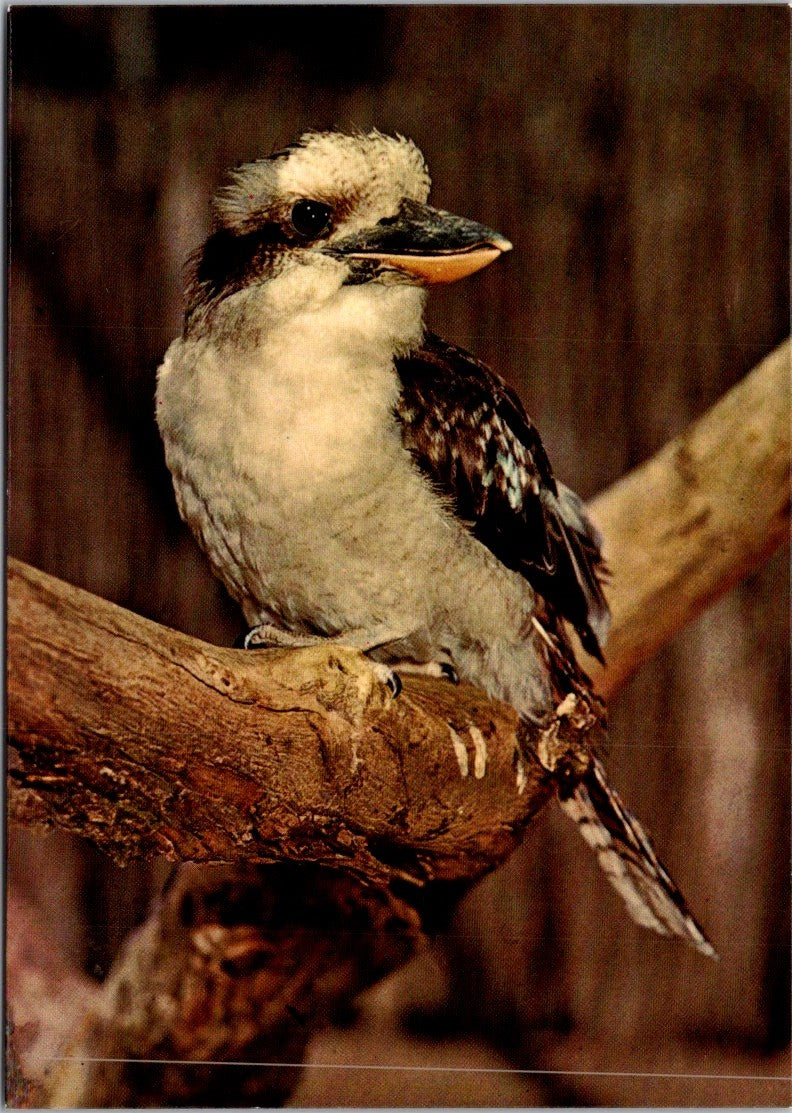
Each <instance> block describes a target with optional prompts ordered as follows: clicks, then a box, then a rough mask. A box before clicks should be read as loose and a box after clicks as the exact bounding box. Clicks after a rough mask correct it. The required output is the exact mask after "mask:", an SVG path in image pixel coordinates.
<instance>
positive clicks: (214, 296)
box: [187, 221, 294, 319]
mask: <svg viewBox="0 0 792 1113" xmlns="http://www.w3.org/2000/svg"><path fill="white" fill-rule="evenodd" d="M293 245H294V237H293V236H291V235H289V234H288V232H286V230H285V229H284V228H283V226H282V225H281V224H279V223H278V222H276V221H272V222H269V223H267V224H263V225H262V226H261V227H260V228H256V229H255V230H254V231H252V232H246V233H245V234H244V235H241V236H240V235H235V234H234V233H233V232H230V231H229V230H228V229H227V228H220V229H218V230H217V231H216V232H213V233H212V235H211V236H209V238H208V239H207V241H206V243H205V244H204V245H203V247H202V248H201V250H200V251H199V252H198V253H197V255H196V256H195V258H194V270H193V277H192V280H191V282H190V284H189V287H188V291H187V303H188V305H187V316H188V319H189V317H190V316H191V315H192V314H193V313H194V312H195V311H196V310H197V309H201V308H208V307H209V306H211V305H213V304H216V303H217V302H218V301H221V300H222V299H223V298H225V297H228V295H229V294H233V293H235V292H236V291H237V290H241V289H242V288H243V287H244V286H246V285H247V284H248V283H249V282H250V280H251V279H253V278H255V277H258V276H260V275H261V274H262V273H263V272H265V271H266V270H268V269H269V268H270V267H271V266H272V263H273V259H274V257H275V256H276V254H277V253H278V252H279V251H281V250H283V249H284V248H286V247H290V246H293Z"/></svg>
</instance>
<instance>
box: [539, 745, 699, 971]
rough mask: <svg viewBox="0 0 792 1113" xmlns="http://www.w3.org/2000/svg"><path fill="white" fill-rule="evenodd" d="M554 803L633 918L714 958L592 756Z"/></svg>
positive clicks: (644, 837) (641, 834) (636, 822)
mask: <svg viewBox="0 0 792 1113" xmlns="http://www.w3.org/2000/svg"><path fill="white" fill-rule="evenodd" d="M559 802H560V804H561V807H562V808H563V810H564V811H565V812H566V813H567V815H568V816H569V817H570V818H571V819H573V820H574V821H575V822H576V823H577V824H578V826H579V828H580V833H581V834H582V835H583V837H584V839H585V840H586V842H587V843H588V844H589V846H591V847H592V849H593V850H594V852H595V854H596V855H597V859H598V861H599V864H600V866H601V867H602V869H603V871H604V873H605V875H606V876H607V878H608V880H609V881H610V883H611V884H612V885H613V887H614V888H615V889H616V891H617V892H618V893H619V895H620V896H621V898H622V900H623V901H624V903H625V905H626V906H627V911H628V912H629V913H630V915H631V916H632V918H633V919H634V920H635V921H636V923H638V924H641V925H642V926H643V927H647V928H651V929H652V930H653V931H656V932H658V933H659V934H660V935H673V936H677V937H679V938H681V939H684V940H685V941H686V942H688V943H690V944H691V945H692V946H694V947H695V948H696V949H697V950H698V951H700V952H701V953H702V954H704V955H707V956H709V957H710V958H716V957H717V955H716V953H715V950H714V948H713V947H712V945H711V944H710V942H709V941H708V939H707V937H706V936H705V935H704V932H703V931H702V930H701V928H700V927H699V925H698V924H697V923H696V921H695V919H694V918H693V916H692V915H691V913H690V912H689V910H688V908H687V906H686V904H685V901H684V898H683V896H682V894H681V893H680V891H679V889H677V887H676V885H675V884H674V882H673V881H672V880H671V878H670V877H669V875H668V873H667V871H666V870H665V868H664V867H663V865H662V863H661V862H660V860H659V859H658V857H657V855H656V854H655V851H654V847H653V846H652V844H651V843H650V841H649V838H648V837H647V835H646V833H645V832H644V831H643V829H642V828H641V825H640V824H639V822H638V820H637V819H636V818H635V816H633V815H631V814H630V812H629V811H628V810H627V809H626V808H625V806H624V804H623V803H622V801H621V800H620V799H619V797H618V796H617V794H616V793H615V792H614V790H613V789H612V788H611V787H610V785H609V784H608V781H607V779H606V776H605V770H604V769H603V768H602V765H601V764H600V763H599V761H597V759H596V758H593V759H592V763H591V767H590V769H589V771H588V772H587V773H586V775H585V777H584V778H583V780H582V781H581V782H580V784H578V785H577V787H576V788H575V789H574V790H573V791H572V793H571V795H570V796H568V797H567V798H566V799H563V798H561V799H560V801H559Z"/></svg>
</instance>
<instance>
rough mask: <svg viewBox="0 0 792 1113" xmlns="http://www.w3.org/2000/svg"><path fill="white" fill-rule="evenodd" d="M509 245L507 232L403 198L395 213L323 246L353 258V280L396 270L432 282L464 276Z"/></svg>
mask: <svg viewBox="0 0 792 1113" xmlns="http://www.w3.org/2000/svg"><path fill="white" fill-rule="evenodd" d="M511 247H512V245H511V244H510V243H509V241H508V240H507V239H505V237H503V236H501V235H499V234H498V233H497V232H493V231H492V229H491V228H485V227H484V225H483V224H476V223H475V222H474V221H472V220H465V219H464V218H463V217H461V216H454V215H453V213H446V212H443V211H442V210H441V209H433V208H430V206H429V205H421V204H419V203H418V202H417V201H409V200H404V201H402V203H401V207H400V209H399V211H398V213H397V214H396V216H392V217H386V218H385V219H384V220H381V221H380V222H379V223H378V224H375V225H374V227H373V228H365V229H363V230H362V231H361V232H356V233H354V234H353V235H351V236H347V237H346V238H345V239H342V240H337V241H335V242H334V243H329V244H327V246H326V247H325V248H324V250H325V251H326V252H327V253H328V254H330V255H334V256H336V257H340V258H343V259H349V260H350V261H352V262H353V264H354V266H353V274H354V275H356V277H355V278H353V279H352V281H367V280H369V279H372V278H375V277H376V276H377V275H378V274H380V273H381V272H382V271H383V270H391V271H392V270H396V271H401V272H403V273H404V274H407V275H410V276H411V277H412V278H413V279H415V280H416V281H417V282H419V283H420V284H422V285H424V284H425V285H431V284H435V283H440V282H456V281H457V279H460V278H465V277H466V276H467V275H469V274H473V273H474V272H475V271H477V270H481V268H482V267H486V266H487V265H488V264H489V263H492V262H494V261H495V260H496V259H497V258H498V257H499V256H500V255H502V254H503V252H505V251H511Z"/></svg>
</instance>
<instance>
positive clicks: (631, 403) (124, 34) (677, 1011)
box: [7, 6, 790, 1105]
mask: <svg viewBox="0 0 792 1113" xmlns="http://www.w3.org/2000/svg"><path fill="white" fill-rule="evenodd" d="M788 25H789V15H788V12H787V10H786V9H785V8H783V7H775V8H771V7H754V8H746V7H729V8H722V7H700V8H684V7H682V8H680V7H667V8H660V7H652V8H650V7H630V8H627V7H607V8H605V7H602V8H598V7H588V8H549V7H548V8H542V7H517V6H515V7H464V8H463V7H420V6H419V7H402V8H396V7H345V8H310V7H300V8H288V7H263V8H251V7H244V8H242V7H240V8H225V9H222V10H220V9H216V8H209V9H201V8H193V9H189V8H170V9H154V8H118V9H99V8H62V9H16V10H14V11H13V12H12V15H11V17H10V48H11V63H12V71H11V102H10V127H9V164H10V171H11V185H10V194H9V195H10V203H11V236H10V244H11V251H10V267H9V281H10V292H9V305H8V340H9V372H8V414H9V418H8V489H9V504H8V507H9V509H8V534H7V536H8V551H9V552H10V553H11V554H13V555H14V556H18V557H21V558H23V559H25V560H27V561H30V562H31V563H33V564H35V565H36V566H38V567H39V568H43V569H45V570H46V571H49V572H52V573H55V574H56V575H58V576H61V577H62V578H64V579H67V580H70V581H71V582H73V583H75V584H79V585H81V586H83V587H86V588H89V589H90V590H92V591H94V592H97V593H98V594H100V595H103V596H105V597H106V598H108V599H112V600H114V601H116V602H119V603H121V604H123V605H124V606H127V607H130V608H132V609H133V610H135V611H138V612H139V613H141V614H144V615H147V616H150V617H152V618H155V619H157V620H159V621H161V622H164V623H167V624H168V625H171V626H174V627H177V628H179V629H182V630H186V631H188V632H190V633H194V634H196V635H199V636H201V637H204V638H207V639H209V640H215V641H218V642H223V643H228V642H230V641H231V640H232V639H233V637H234V636H235V635H236V634H237V633H238V631H239V629H240V627H241V623H240V619H239V617H238V615H237V614H236V613H235V610H234V607H233V606H232V604H231V603H230V602H229V600H228V599H227V598H226V597H225V596H224V594H223V591H222V589H221V588H220V587H219V586H218V585H217V584H216V583H215V582H214V581H213V580H212V578H211V576H210V575H209V573H208V571H207V570H206V568H205V567H204V564H203V559H202V557H201V555H200V553H199V552H198V551H197V549H196V547H195V545H194V544H193V542H192V540H191V538H190V537H189V536H188V535H187V533H186V532H185V530H184V528H183V527H182V526H181V524H180V523H179V521H178V517H177V514H176V510H175V505H174V501H173V497H172V493H171V489H170V483H169V479H168V476H167V474H166V472H165V469H164V464H163V460H162V452H161V449H160V445H159V442H158V439H157V435H156V429H155V426H154V422H153V402H152V399H153V391H154V376H155V371H156V367H157V364H158V362H159V360H160V358H161V356H162V354H163V352H164V350H165V348H166V346H167V344H168V342H169V340H170V339H171V338H172V336H173V335H174V334H175V333H176V332H177V331H178V329H179V324H180V314H181V302H180V288H181V274H182V264H183V262H184V259H185V258H186V256H187V254H188V253H189V252H190V251H191V250H192V249H193V248H194V247H195V246H197V244H198V243H199V242H200V240H201V238H202V237H203V236H204V235H205V233H206V230H207V216H208V206H207V202H208V198H209V195H210V193H211V191H212V189H213V188H214V187H215V185H216V184H217V183H218V181H219V180H220V177H221V175H222V172H223V170H224V168H226V167H227V166H230V165H233V164H235V163H238V162H241V161H245V160H248V159H251V158H255V157H257V156H259V155H262V154H266V153H268V152H269V151H270V150H272V149H274V148H275V147H277V146H280V145H282V144H284V143H286V142H288V141H289V140H291V139H294V138H295V137H296V136H298V135H299V134H300V132H301V131H302V130H304V129H306V128H322V127H325V126H333V125H335V126H339V127H341V128H344V127H349V126H358V127H362V128H368V127H370V126H377V127H379V128H380V129H382V130H384V131H399V132H402V133H404V134H406V135H409V136H411V137H412V138H413V139H415V141H416V142H417V143H418V144H419V146H420V147H421V148H422V149H423V151H424V153H425V154H426V156H427V159H428V161H429V165H430V168H431V170H432V173H433V177H434V180H435V182H436V186H435V188H434V191H433V195H432V199H433V202H434V203H435V204H436V205H438V206H439V207H442V208H447V209H451V210H452V211H458V212H460V213H462V214H464V215H467V216H470V217H473V218H475V219H477V220H480V221H483V222H485V223H486V224H488V225H490V226H492V227H494V228H497V229H499V230H500V231H502V232H503V233H504V234H506V235H507V236H508V237H509V238H510V239H511V240H512V241H513V242H514V244H515V251H514V252H513V253H512V254H511V255H510V256H509V257H507V258H505V259H504V260H502V261H501V262H500V263H499V264H498V266H496V267H493V268H491V269H490V270H488V271H487V272H485V273H484V274H482V275H480V276H477V277H476V278H475V279H473V280H470V281H468V282H467V283H465V284H463V285H460V286H456V287H451V288H450V289H445V290H441V291H438V292H437V293H436V294H434V295H433V299H432V302H431V308H430V321H431V324H432V325H433V327H435V328H436V329H437V330H438V331H440V332H441V333H442V334H444V335H446V336H448V338H449V339H452V340H454V341H456V342H458V343H460V344H462V345H464V346H465V347H468V348H471V349H472V350H474V351H475V352H476V353H477V354H478V355H479V356H481V357H482V358H484V359H486V360H488V361H490V362H491V363H492V364H493V365H494V366H496V367H497V369H498V370H499V371H500V372H501V373H502V374H504V375H505V376H506V377H507V378H508V379H509V380H510V381H511V382H512V383H513V384H514V385H515V386H516V387H517V388H518V390H519V391H520V393H521V395H522V396H523V398H524V399H525V400H526V402H527V404H528V407H529V409H530V411H531V413H532V414H533V416H534V418H535V419H536V421H537V423H538V425H539V427H540V429H541V430H542V432H543V435H544V438H545V442H546V444H547V447H548V450H549V452H550V455H551V458H552V460H553V462H554V465H555V469H556V471H557V473H558V474H559V475H560V476H561V477H562V478H564V479H565V480H566V481H567V482H569V483H570V484H571V485H573V486H576V487H577V488H578V490H580V492H581V493H582V494H583V495H584V496H586V497H588V496H591V495H592V494H594V493H595V492H596V491H598V490H600V489H601V488H603V487H604V486H606V485H607V484H609V483H610V482H612V481H613V480H615V479H616V478H617V477H618V476H619V475H621V474H622V473H623V472H624V471H625V470H627V469H629V468H630V467H632V466H634V465H636V464H637V463H639V462H640V461H641V460H643V459H644V458H645V457H646V456H647V455H649V454H650V453H652V452H653V451H654V450H656V449H657V448H658V447H659V446H660V445H661V444H663V442H664V441H666V440H667V439H668V438H669V437H671V436H672V435H674V434H675V433H677V432H679V431H680V430H681V429H683V428H684V426H685V425H686V424H687V423H688V422H689V421H690V420H691V419H692V418H694V417H695V416H697V415H698V414H700V413H702V412H703V411H704V410H705V409H706V408H707V407H708V406H709V405H710V404H711V403H712V402H714V401H715V400H716V399H717V398H718V397H719V396H720V395H721V394H722V393H723V392H724V391H725V390H726V389H727V388H728V387H729V386H730V385H731V384H733V383H734V382H736V381H737V380H738V379H739V378H740V377H741V376H742V375H743V374H744V373H745V372H746V371H747V370H748V369H749V368H750V367H751V366H752V365H753V364H754V363H755V362H756V361H757V360H758V359H759V358H760V357H761V356H763V355H764V354H765V353H766V352H767V351H769V349H770V348H771V347H772V346H773V345H775V344H776V343H777V342H778V341H780V340H781V339H782V338H783V337H784V336H785V335H786V334H787V332H788V329H789V306H788V134H789V107H788V66H789V46H788V41H789V40H788ZM786 401H787V400H786V399H779V405H784V404H786ZM745 509H746V513H750V507H746V508H745ZM788 613H789V609H788V579H787V557H786V555H785V554H784V555H782V554H779V555H777V556H776V557H775V558H774V559H773V560H772V561H771V562H770V563H769V564H768V565H767V567H765V568H764V569H762V570H761V571H760V572H758V573H757V574H756V575H754V576H752V577H751V578H750V579H749V581H747V582H746V583H744V584H742V585H741V586H740V587H739V588H738V589H736V590H734V591H733V592H731V593H730V594H729V595H728V596H727V597H726V598H725V599H723V600H722V601H721V602H719V603H718V604H717V605H715V606H714V607H712V608H711V610H710V611H708V612H707V613H706V614H705V615H704V617H703V618H702V619H701V620H700V621H699V622H698V623H696V625H695V626H694V627H691V628H690V629H688V630H686V631H685V632H684V633H683V634H682V635H681V636H680V637H679V638H678V639H677V640H676V642H675V643H674V644H673V645H672V646H670V647H668V649H667V650H666V651H664V652H663V653H662V654H661V655H660V656H659V657H658V658H657V659H656V660H655V661H653V662H652V663H651V664H650V665H648V666H646V667H645V668H644V669H643V670H642V672H641V673H640V675H639V676H638V677H636V679H635V680H634V681H633V682H632V683H631V684H630V686H629V687H628V688H627V689H626V690H625V691H624V692H623V693H622V695H621V697H620V698H619V700H618V702H616V703H615V705H614V706H613V707H612V724H613V730H612V746H611V753H610V757H609V762H608V764H609V767H610V769H611V772H612V774H613V779H614V782H615V783H616V784H617V785H618V786H619V789H620V791H622V793H623V795H624V796H625V797H626V798H627V800H628V801H629V802H630V803H631V805H632V806H633V807H634V809H635V810H636V811H637V812H638V814H639V815H641V816H642V817H643V818H644V819H645V820H646V823H647V825H648V827H649V828H650V830H651V831H652V832H653V834H654V836H655V838H656V841H657V843H658V845H659V847H660V849H661V852H662V854H663V857H664V858H665V860H666V862H667V864H668V865H669V867H670V868H671V870H672V872H673V873H674V875H675V876H676V878H677V880H678V881H679V882H680V884H681V886H682V887H683V889H684V890H685V892H686V893H687V895H688V897H689V899H690V901H691V903H692V904H693V906H694V908H695V910H696V912H697V913H698V915H699V917H700V918H701V920H702V921H703V922H704V924H705V925H706V927H707V929H708V931H709V933H710V935H711V936H712V938H713V940H714V942H715V944H716V946H717V948H718V950H719V951H720V953H721V955H722V960H721V962H720V963H719V964H717V965H715V964H712V963H709V962H706V961H705V960H703V959H701V958H699V956H697V955H695V954H693V953H692V952H689V951H687V950H684V949H683V948H681V947H678V946H674V945H671V944H668V943H666V942H665V941H663V940H659V939H655V938H654V937H652V936H650V935H649V934H647V933H645V932H641V931H640V930H639V929H637V928H635V927H633V926H632V924H631V923H629V922H628V921H627V920H626V919H625V917H624V915H623V914H622V911H621V908H620V905H619V903H618V901H617V898H615V897H614V896H612V894H611V892H610V890H609V889H608V888H607V886H606V885H605V884H604V883H603V882H602V880H601V879H600V878H599V877H598V876H597V873H596V869H595V867H594V864H593V862H592V861H590V859H589V857H588V856H587V853H586V851H585V848H584V847H583V845H582V843H580V840H579V839H578V837H577V835H576V834H575V832H574V830H572V828H571V826H567V825H566V824H565V822H564V821H563V820H562V819H561V818H560V817H558V816H557V815H556V814H554V813H553V812H552V811H551V810H550V809H548V811H547V813H546V814H543V815H542V816H541V817H540V818H539V820H538V821H537V822H536V823H535V824H534V826H533V828H532V829H531V831H530V832H529V836H528V838H527V840H526V844H525V846H524V848H523V849H522V850H521V851H520V852H519V853H518V854H517V855H515V856H514V858H513V859H512V860H511V861H510V862H509V863H508V864H507V865H506V867H504V868H503V869H502V870H500V871H498V872H497V873H496V874H495V875H493V876H492V877H490V878H488V879H487V880H486V881H485V882H484V883H483V884H482V885H481V886H480V887H479V888H478V890H477V891H476V892H475V893H474V894H472V895H471V896H470V897H469V898H468V899H467V900H466V901H465V902H464V904H463V906H462V908H461V909H460V911H459V912H458V914H457V915H456V916H455V918H454V921H453V923H452V924H451V925H450V926H449V928H448V930H446V931H445V932H443V933H442V935H441V940H440V942H439V943H438V945H437V946H436V947H435V949H434V951H433V952H432V954H431V955H429V956H425V957H424V958H422V959H420V960H417V961H416V963H415V964H413V967H412V968H411V969H410V970H408V971H407V972H405V973H403V974H402V975H400V976H397V977H396V978H394V979H391V981H390V982H388V983H386V984H385V985H383V986H382V987H380V988H379V989H378V990H376V991H374V992H373V993H371V994H369V995H368V997H367V999H366V1000H364V1001H363V1002H362V1004H361V1006H360V1009H359V1010H358V1012H357V1013H353V1014H350V1015H349V1016H346V1017H343V1018H342V1017H339V1018H338V1025H337V1027H336V1029H335V1030H333V1031H332V1032H330V1033H328V1034H327V1035H326V1036H324V1037H322V1038H321V1039H320V1040H319V1041H317V1043H316V1046H315V1048H314V1051H313V1058H314V1061H315V1062H316V1063H325V1064H327V1063H331V1062H334V1061H337V1062H341V1063H347V1064H349V1063H357V1064H363V1063H366V1062H369V1063H373V1064H378V1065H380V1066H388V1065H394V1064H402V1065H404V1064H409V1065H410V1066H412V1067H415V1068H420V1069H415V1070H411V1071H409V1072H407V1071H404V1070H397V1071H392V1070H385V1069H382V1070H372V1071H368V1070H366V1071H364V1070H351V1069H348V1068H347V1069H339V1070H336V1071H331V1070H330V1069H329V1068H328V1069H322V1068H320V1067H318V1066H317V1067H314V1068H313V1069H312V1070H310V1071H308V1072H307V1075H306V1079H305V1081H304V1083H303V1084H302V1087H301V1089H300V1091H299V1092H298V1094H297V1095H296V1097H295V1100H296V1101H297V1102H301V1103H303V1104H317V1105H321V1104H380V1105H383V1104H405V1103H408V1104H422V1103H423V1104H445V1105H455V1104H487V1103H489V1104H512V1105H520V1104H523V1105H531V1104H570V1103H571V1104H631V1105H649V1104H653V1105H662V1104H694V1105H695V1104H762V1105H769V1104H780V1105H786V1104H788V1102H789V1099H790V1091H789V1085H788V1083H783V1082H780V1081H777V1082H767V1081H762V1080H761V1078H755V1079H754V1080H745V1079H743V1080H740V1079H738V1078H735V1077H734V1076H737V1075H743V1076H745V1075H749V1076H765V1075H779V1074H789V1060H788V1057H787V1056H786V1055H785V1053H784V1050H783V1049H784V1048H786V1047H787V1046H788V1041H789V950H788V942H789V882H788V876H789V871H788V858H789V837H790V832H789V734H788V691H787V679H788V675H789V660H788V644H789V634H788ZM651 617H652V616H651V615H649V616H647V620H648V621H651ZM10 847H11V850H10V880H11V882H12V883H14V884H17V885H18V886H19V887H20V888H21V889H22V890H23V891H24V892H25V893H26V894H27V895H28V897H29V898H30V899H31V900H32V901H33V902H34V903H35V905H36V907H37V908H39V910H40V916H41V919H42V922H43V923H46V924H48V925H49V928H48V930H50V931H51V932H52V933H53V936H54V937H55V938H56V939H57V941H58V942H59V943H60V944H61V945H62V946H64V947H65V948H67V950H68V951H69V953H70V954H72V955H73V957H74V960H75V962H77V963H78V964H80V965H82V966H83V968H84V969H86V970H87V971H88V972H89V973H90V974H92V975H95V976H97V977H101V976H102V974H103V973H104V972H105V971H106V969H107V966H108V963H109V961H110V960H111V958H112V954H113V953H114V950H115V948H116V947H117V946H118V944H119V942H120V940H121V939H122V938H123V936H124V934H125V933H126V931H128V930H129V927H130V926H131V924H132V923H134V922H135V921H136V919H139V918H140V916H141V915H142V913H143V909H144V907H145V901H146V899H147V897H148V895H149V894H150V893H151V892H152V891H153V889H155V888H156V885H157V884H158V883H159V882H158V877H160V876H161V871H157V870H154V871H153V876H152V871H151V870H149V869H145V868H143V867H130V868H128V869H127V870H125V871H121V870H118V869H115V868H111V867H109V866H108V865H107V864H106V863H104V862H103V861H101V860H100V859H99V858H98V855H97V854H96V853H95V852H92V851H91V850H90V849H88V848H85V847H83V846H82V845H80V844H78V843H77V842H76V841H72V840H67V839H66V838H65V837H62V836H55V835H54V836H50V837H49V838H47V839H37V838H33V837H31V836H29V835H24V836H23V835H22V834H20V833H17V832H11V839H10ZM432 1067H434V1068H437V1067H456V1068H458V1069H457V1070H456V1071H453V1070H432V1069H426V1068H432ZM514 1067H518V1068H522V1069H524V1070H528V1071H537V1070H538V1071H547V1072H549V1073H540V1074H535V1075H532V1074H522V1075H517V1074H508V1073H503V1074H501V1073H491V1071H492V1068H498V1069H499V1070H500V1069H504V1070H506V1069H508V1068H514ZM479 1068H486V1069H479ZM564 1072H570V1073H564ZM597 1072H606V1073H604V1074H603V1073H597ZM607 1072H610V1073H607ZM623 1073H624V1074H625V1075H627V1076H629V1077H622V1074H623ZM680 1074H682V1075H687V1076H691V1075H712V1076H722V1077H713V1078H710V1079H702V1078H693V1077H687V1078H681V1079H680V1078H676V1079H674V1078H670V1077H665V1076H667V1075H680ZM650 1075H658V1076H660V1077H649V1076H650Z"/></svg>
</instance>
